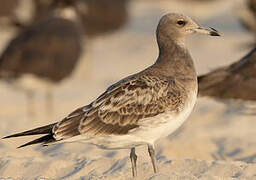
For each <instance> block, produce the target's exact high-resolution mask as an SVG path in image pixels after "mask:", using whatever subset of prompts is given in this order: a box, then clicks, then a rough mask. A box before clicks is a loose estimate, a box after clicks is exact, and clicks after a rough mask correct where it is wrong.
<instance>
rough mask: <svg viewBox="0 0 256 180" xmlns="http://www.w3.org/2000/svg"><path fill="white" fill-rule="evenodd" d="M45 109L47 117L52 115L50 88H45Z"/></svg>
mask: <svg viewBox="0 0 256 180" xmlns="http://www.w3.org/2000/svg"><path fill="white" fill-rule="evenodd" d="M45 98H46V110H47V114H48V116H49V117H51V116H52V115H53V112H54V110H53V95H52V90H51V89H47V91H46V95H45Z"/></svg>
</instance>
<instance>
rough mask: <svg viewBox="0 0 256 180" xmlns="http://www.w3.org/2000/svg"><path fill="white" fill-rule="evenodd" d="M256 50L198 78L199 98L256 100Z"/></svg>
mask: <svg viewBox="0 0 256 180" xmlns="http://www.w3.org/2000/svg"><path fill="white" fill-rule="evenodd" d="M255 92H256V49H255V48H254V49H253V50H252V51H251V52H249V53H248V54H247V55H246V56H245V57H243V58H242V59H241V60H239V61H237V62H235V63H233V64H231V65H228V66H224V67H220V68H218V69H216V70H214V71H212V72H209V73H207V74H205V75H201V76H199V77H198V93H199V96H208V97H213V98H218V99H240V100H252V101H255V100H256V93H255Z"/></svg>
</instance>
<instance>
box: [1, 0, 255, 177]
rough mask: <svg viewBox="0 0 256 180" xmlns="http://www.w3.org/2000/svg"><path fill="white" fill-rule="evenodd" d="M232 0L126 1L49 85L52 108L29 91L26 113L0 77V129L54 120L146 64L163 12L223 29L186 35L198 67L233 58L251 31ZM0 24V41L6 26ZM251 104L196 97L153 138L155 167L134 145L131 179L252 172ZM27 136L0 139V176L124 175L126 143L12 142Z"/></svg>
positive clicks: (202, 68) (6, 130)
mask: <svg viewBox="0 0 256 180" xmlns="http://www.w3.org/2000/svg"><path fill="white" fill-rule="evenodd" d="M234 4H235V0H234V1H233V0H232V1H221V3H220V1H217V3H216V4H215V3H213V4H208V5H206V4H204V5H203V6H201V8H199V7H198V6H197V5H196V4H194V5H193V4H192V5H191V6H189V7H190V8H188V4H181V3H178V2H176V1H174V0H173V1H168V2H167V1H164V0H162V1H159V3H155V1H153V0H151V1H146V0H144V1H143V0H138V1H133V2H131V3H130V5H129V12H130V19H129V22H128V23H127V24H126V25H125V27H123V28H122V29H121V30H120V31H117V32H114V33H112V34H109V35H107V36H104V37H98V38H96V39H94V40H93V41H90V42H88V43H89V44H87V51H86V50H85V52H84V55H83V57H82V59H81V63H80V66H79V67H78V68H77V70H76V72H75V73H74V74H73V76H72V77H71V78H70V79H68V80H66V81H65V82H63V83H62V84H60V85H59V86H58V87H57V88H56V89H55V91H54V113H53V115H49V114H48V113H47V109H46V108H45V101H44V91H43V90H41V91H39V93H38V94H37V98H36V100H37V101H36V107H35V108H36V111H37V113H36V115H35V117H33V118H31V117H28V115H27V106H26V105H27V102H26V97H25V95H24V93H22V92H21V91H18V90H15V89H13V88H12V87H10V86H8V85H7V84H5V83H2V82H0V95H1V101H0V109H1V111H0V119H1V123H0V136H4V135H8V134H11V133H15V132H19V131H23V130H27V129H30V128H34V127H38V126H41V125H45V124H48V123H52V122H55V121H58V120H61V119H62V118H63V117H65V116H66V115H67V114H69V113H70V112H71V111H72V110H74V109H75V108H77V107H79V106H82V105H85V104H88V103H90V102H91V101H92V100H94V99H95V98H96V97H97V96H98V95H99V94H100V93H102V92H103V91H104V90H105V89H106V88H107V87H108V86H109V85H111V84H112V83H114V82H115V81H117V80H119V79H120V78H123V77H125V76H127V75H129V74H132V73H135V72H137V71H139V70H141V69H143V68H145V67H147V66H148V65H151V64H152V63H153V62H154V60H155V59H156V57H157V45H156V40H155V35H154V33H155V28H156V25H157V23H158V20H159V18H160V17H161V16H162V15H163V14H164V13H166V12H173V11H176V12H177V11H179V12H183V13H186V14H188V15H190V16H192V17H194V18H195V19H196V20H197V21H198V22H200V24H202V25H206V26H212V27H214V28H216V29H218V30H219V31H220V32H221V34H222V35H223V36H222V37H220V38H218V37H217V38H216V37H208V36H203V35H197V36H192V37H191V38H189V39H188V41H187V42H188V48H189V50H190V52H191V55H192V56H193V58H194V60H195V65H196V69H197V72H198V74H201V73H206V72H208V71H210V70H212V69H214V68H216V67H219V66H221V65H225V64H229V63H231V62H234V61H236V60H238V59H240V58H241V57H242V56H243V55H245V54H246V53H247V52H248V51H249V49H250V48H248V47H245V46H244V44H247V43H248V42H251V41H252V35H251V34H249V33H247V32H246V31H245V30H243V29H242V27H240V24H239V22H238V21H237V19H236V16H235V12H234ZM193 8H195V10H194V11H193V10H191V9H193ZM207 8H208V9H207ZM0 31H1V35H0V40H1V41H0V42H1V44H0V45H1V47H2V48H4V45H5V42H7V41H8V39H9V38H11V36H12V35H13V33H14V32H12V31H6V30H0ZM89 50H90V51H89ZM245 107H246V108H245ZM255 107H256V106H255V104H253V103H246V104H244V103H238V102H220V101H215V100H211V99H207V98H203V99H199V100H198V102H197V105H196V107H195V109H194V111H193V113H192V114H191V116H190V117H189V119H188V120H187V122H186V123H185V124H184V125H183V126H182V127H181V128H180V129H179V130H178V131H177V132H175V133H174V134H173V135H170V136H169V137H167V138H165V139H160V140H159V141H158V142H157V143H156V151H157V159H158V163H159V168H160V173H158V174H156V175H154V174H153V171H152V167H151V162H150V159H149V156H148V154H147V149H146V147H144V146H142V147H139V148H137V150H136V152H137V155H138V174H139V175H138V178H137V179H148V180H158V179H161V180H165V179H189V180H190V179H191V180H192V179H213V180H215V179H256V164H255V163H256V152H255V149H256V138H255V135H256V131H255V127H256V119H255ZM253 113H254V114H253ZM28 140H31V138H30V137H28V138H17V139H11V140H0V179H1V178H8V177H11V178H14V179H18V178H19V179H21V178H24V179H36V178H37V179H40V178H47V179H90V180H94V179H131V170H130V166H131V165H130V160H129V150H125V149H124V150H117V151H112V150H111V151H110V150H101V149H98V148H97V147H94V146H91V145H87V144H82V143H73V144H60V145H55V146H50V147H44V148H43V147H41V146H31V147H26V148H23V149H16V146H18V145H20V144H22V143H24V142H27V141H28Z"/></svg>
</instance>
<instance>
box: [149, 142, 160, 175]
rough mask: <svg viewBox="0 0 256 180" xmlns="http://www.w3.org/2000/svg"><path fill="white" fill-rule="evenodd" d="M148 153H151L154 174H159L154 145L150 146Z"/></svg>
mask: <svg viewBox="0 0 256 180" xmlns="http://www.w3.org/2000/svg"><path fill="white" fill-rule="evenodd" d="M148 153H149V156H150V158H151V162H152V165H153V169H154V173H157V172H158V168H157V161H156V154H155V149H154V146H153V145H150V144H148Z"/></svg>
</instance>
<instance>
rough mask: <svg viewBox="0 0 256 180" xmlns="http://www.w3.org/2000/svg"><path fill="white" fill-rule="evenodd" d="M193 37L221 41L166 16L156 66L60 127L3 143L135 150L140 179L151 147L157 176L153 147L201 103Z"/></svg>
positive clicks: (178, 18) (130, 78) (182, 17)
mask: <svg viewBox="0 0 256 180" xmlns="http://www.w3.org/2000/svg"><path fill="white" fill-rule="evenodd" d="M194 32H198V33H204V34H208V35H211V36H219V34H218V32H217V31H216V30H214V29H206V28H203V27H201V26H199V25H198V24H197V23H195V22H194V21H193V20H192V19H191V18H189V17H187V16H185V15H182V14H176V13H170V14H167V15H165V16H163V17H162V18H161V20H160V22H159V24H158V27H157V31H156V35H157V42H158V46H159V56H158V58H157V60H156V62H155V63H154V64H153V65H151V66H150V67H148V68H146V69H145V70H143V71H141V72H139V73H136V74H133V75H131V76H128V77H126V78H124V79H122V80H121V81H119V82H117V83H115V84H113V85H112V86H110V87H109V88H108V89H107V90H106V91H105V92H104V93H103V94H101V95H100V96H99V97H98V98H97V99H96V100H95V101H93V102H92V103H90V104H89V105H86V106H83V107H80V108H78V109H76V110H75V111H73V112H72V113H71V114H69V115H68V116H67V117H66V118H64V119H63V120H61V121H59V122H57V123H53V124H50V125H47V126H43V127H39V128H36V129H33V130H29V131H25V132H22V133H18V134H14V135H10V136H6V137H4V138H11V137H18V136H27V135H37V134H45V135H44V136H42V137H40V138H39V139H35V140H34V141H31V142H28V143H26V144H24V145H22V146H20V147H24V146H27V145H31V144H36V143H42V144H43V145H50V144H56V143H61V142H72V141H84V142H87V143H91V144H95V145H97V146H98V147H101V148H106V149H122V148H131V153H130V158H131V163H132V174H133V176H136V175H137V168H136V160H137V156H136V154H135V147H136V146H140V145H147V146H148V152H149V155H150V157H151V161H152V165H153V170H154V172H155V173H156V172H158V168H157V161H156V157H155V148H154V143H155V141H156V140H157V139H159V138H161V137H165V136H168V135H169V134H171V133H172V132H174V131H175V130H176V129H177V128H179V127H180V126H181V125H182V124H183V122H184V121H185V120H186V119H187V117H188V116H189V114H190V113H191V111H192V109H193V107H194V105H195V102H196V99H197V75H196V71H195V68H194V64H193V60H192V58H191V56H190V54H189V51H188V50H187V48H186V46H185V37H186V36H188V35H190V34H192V33H194Z"/></svg>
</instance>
